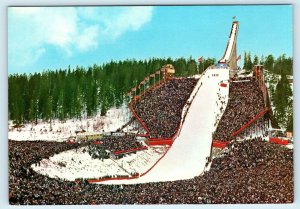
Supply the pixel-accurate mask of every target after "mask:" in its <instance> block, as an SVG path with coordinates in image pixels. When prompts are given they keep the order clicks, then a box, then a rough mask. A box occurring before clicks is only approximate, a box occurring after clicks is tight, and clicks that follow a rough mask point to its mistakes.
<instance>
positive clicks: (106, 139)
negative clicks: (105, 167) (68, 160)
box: [89, 134, 144, 159]
mask: <svg viewBox="0 0 300 209" xmlns="http://www.w3.org/2000/svg"><path fill="white" fill-rule="evenodd" d="M97 142H98V143H97ZM142 147H144V145H143V144H142V143H141V142H138V141H137V139H136V136H135V135H134V134H122V135H120V136H113V135H110V136H103V137H102V138H101V141H96V143H91V144H90V145H89V154H90V155H91V156H92V158H99V159H107V158H109V153H114V152H117V151H129V150H135V149H138V148H142Z"/></svg>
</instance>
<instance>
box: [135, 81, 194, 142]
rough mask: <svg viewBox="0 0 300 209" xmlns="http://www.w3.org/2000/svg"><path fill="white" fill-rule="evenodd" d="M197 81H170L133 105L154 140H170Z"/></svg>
mask: <svg viewBox="0 0 300 209" xmlns="http://www.w3.org/2000/svg"><path fill="white" fill-rule="evenodd" d="M196 84H197V79H195V78H180V79H172V80H168V81H167V82H166V83H165V84H163V85H162V86H160V87H159V88H156V89H154V90H152V91H150V92H147V93H146V94H145V96H144V97H143V98H141V99H140V100H138V101H137V103H135V104H134V105H133V108H134V111H135V112H136V113H137V115H138V116H139V117H140V118H141V120H142V121H143V122H144V123H145V125H146V126H147V127H148V129H149V130H150V137H152V138H169V137H171V136H172V135H173V134H174V133H175V132H176V130H177V129H178V127H179V124H180V120H181V113H182V109H183V107H184V105H185V104H186V102H187V100H188V98H189V96H190V94H191V93H192V91H193V89H194V87H195V85H196Z"/></svg>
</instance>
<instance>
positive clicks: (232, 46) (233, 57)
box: [218, 21, 239, 77]
mask: <svg viewBox="0 0 300 209" xmlns="http://www.w3.org/2000/svg"><path fill="white" fill-rule="evenodd" d="M238 30H239V22H238V21H233V22H232V27H231V31H230V34H229V39H228V42H227V46H226V50H225V53H224V55H223V57H222V58H221V59H220V60H219V62H218V63H219V64H226V65H228V67H229V68H230V77H233V76H234V74H235V73H236V70H237V61H238V58H237V53H236V42H237V35H238Z"/></svg>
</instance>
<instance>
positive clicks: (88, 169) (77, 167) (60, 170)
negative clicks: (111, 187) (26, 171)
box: [31, 147, 128, 181]
mask: <svg viewBox="0 0 300 209" xmlns="http://www.w3.org/2000/svg"><path fill="white" fill-rule="evenodd" d="M84 149H87V148H84V147H82V148H80V149H78V150H77V152H76V151H75V150H68V151H65V152H61V153H59V154H57V155H54V156H53V157H50V158H49V159H43V160H41V162H40V165H32V166H31V167H32V169H33V170H34V171H36V172H37V173H40V174H43V175H48V176H49V177H51V178H62V179H66V180H70V181H74V180H75V179H76V178H82V177H85V178H98V177H101V176H107V175H116V174H118V175H128V173H127V172H125V171H124V170H123V169H121V168H120V167H119V166H118V165H117V164H116V163H114V161H112V160H111V159H105V160H103V161H101V160H99V159H92V158H91V156H90V155H89V153H88V152H83V150H84ZM59 164H64V165H63V166H61V165H59Z"/></svg>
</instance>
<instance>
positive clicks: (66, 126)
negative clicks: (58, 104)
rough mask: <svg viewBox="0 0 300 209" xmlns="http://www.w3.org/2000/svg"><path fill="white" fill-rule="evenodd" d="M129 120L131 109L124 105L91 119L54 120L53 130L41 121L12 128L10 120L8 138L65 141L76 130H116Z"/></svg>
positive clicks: (89, 131) (94, 131)
mask: <svg viewBox="0 0 300 209" xmlns="http://www.w3.org/2000/svg"><path fill="white" fill-rule="evenodd" d="M128 120H129V110H128V108H127V107H126V106H125V105H124V106H123V107H121V108H119V109H117V108H111V109H109V110H108V111H107V114H106V116H100V115H97V116H96V117H94V118H89V119H82V120H79V119H70V120H67V121H66V122H60V121H58V120H54V121H53V122H52V131H50V124H49V123H45V122H39V123H38V124H37V125H33V124H24V125H25V127H24V128H20V129H19V130H18V129H17V128H14V129H13V128H12V126H13V124H12V122H11V121H10V122H9V132H8V138H9V139H11V140H16V141H25V140H26V141H36V140H42V141H65V140H66V139H68V138H69V137H70V136H75V131H77V130H82V129H84V130H86V131H87V132H88V133H89V134H93V133H103V132H110V131H115V130H116V129H118V128H120V127H121V126H122V125H123V124H125V123H126V122H127V121H128Z"/></svg>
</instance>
